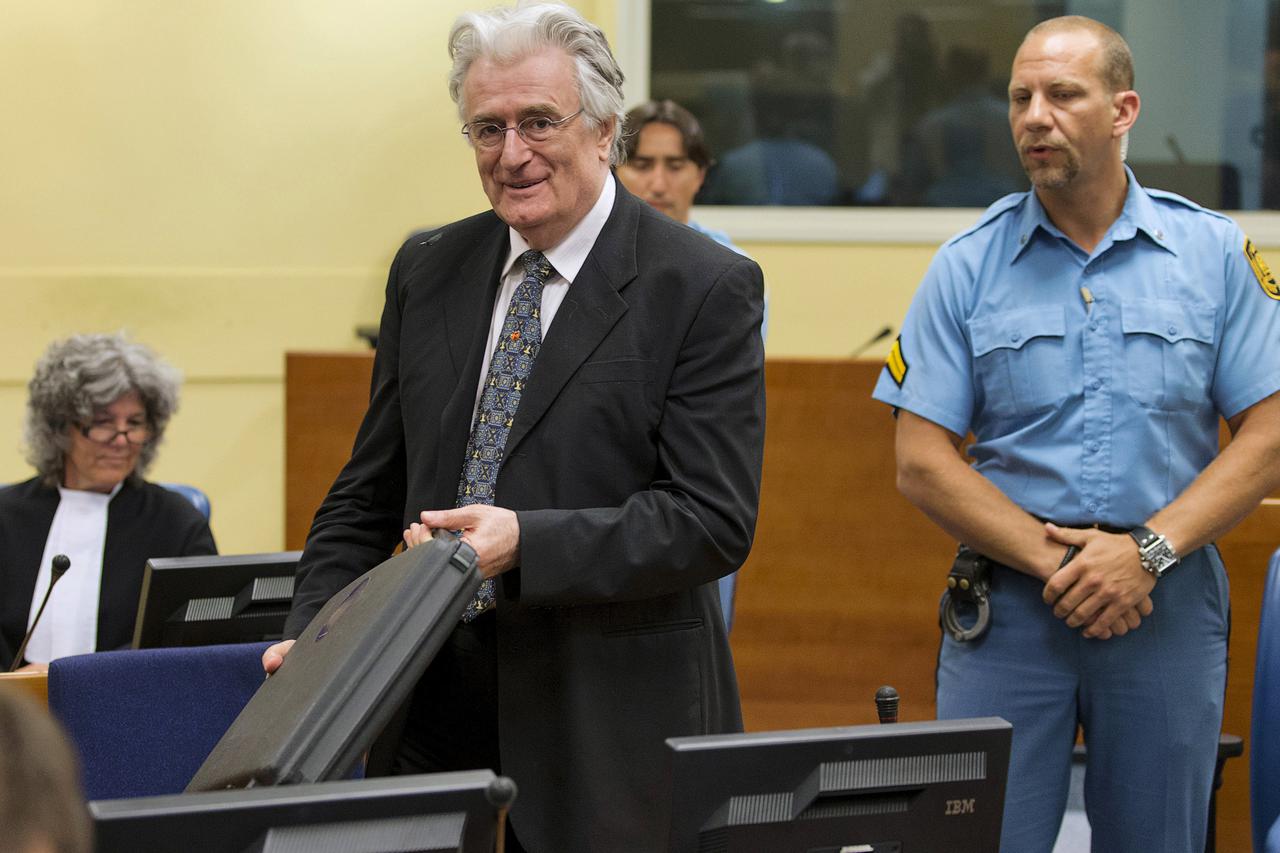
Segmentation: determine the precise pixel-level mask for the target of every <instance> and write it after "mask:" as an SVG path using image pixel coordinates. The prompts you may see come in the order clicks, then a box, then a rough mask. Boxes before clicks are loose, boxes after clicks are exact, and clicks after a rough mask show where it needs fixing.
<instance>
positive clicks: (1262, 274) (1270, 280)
mask: <svg viewBox="0 0 1280 853" xmlns="http://www.w3.org/2000/svg"><path fill="white" fill-rule="evenodd" d="M1244 256H1245V257H1246V258H1248V259H1249V267H1250V269H1252V270H1253V276H1254V278H1256V279H1257V280H1258V286H1259V287H1261V288H1262V292H1263V293H1265V294H1267V296H1269V297H1271V298H1272V299H1276V300H1280V284H1276V277H1275V276H1274V275H1272V274H1271V268H1270V267H1269V266H1267V262H1266V261H1264V260H1263V259H1262V253H1261V252H1259V251H1258V247H1257V246H1255V245H1253V241H1252V240H1250V239H1249V238H1248V237H1245V238H1244ZM898 384H899V385H901V384H902V383H901V382H899V383H898Z"/></svg>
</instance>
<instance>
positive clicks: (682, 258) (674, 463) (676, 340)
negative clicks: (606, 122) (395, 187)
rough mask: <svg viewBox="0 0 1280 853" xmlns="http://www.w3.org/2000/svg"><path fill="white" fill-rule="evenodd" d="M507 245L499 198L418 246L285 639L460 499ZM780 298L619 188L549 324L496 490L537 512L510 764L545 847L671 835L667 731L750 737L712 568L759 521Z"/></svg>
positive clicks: (525, 812) (508, 631) (514, 636)
mask: <svg viewBox="0 0 1280 853" xmlns="http://www.w3.org/2000/svg"><path fill="white" fill-rule="evenodd" d="M508 251H509V239H508V231H507V227H506V225H504V224H503V223H502V222H501V221H500V220H499V219H498V218H497V216H496V215H495V214H493V213H492V212H489V213H484V214H481V215H478V216H474V217H471V218H469V219H465V220H462V221H460V222H457V223H454V224H452V225H448V226H445V227H444V228H441V229H439V230H438V231H435V232H431V233H429V234H425V235H419V236H417V237H414V238H412V239H410V240H409V241H408V242H407V243H405V245H404V246H403V248H401V250H400V252H399V254H398V256H397V257H396V260H395V263H394V264H393V266H392V269H391V275H390V280H389V282H388V285H387V297H386V308H385V310H384V312H383V316H382V325H381V329H380V332H379V340H378V352H377V358H376V361H375V366H374V376H373V385H372V390H371V398H370V404H369V411H368V413H367V414H366V416H365V420H364V423H363V424H362V426H361V428H360V431H359V433H358V436H357V438H356V442H355V447H354V449H353V451H352V457H351V460H350V461H349V462H348V463H347V465H346V467H345V468H344V469H343V471H342V473H341V474H340V475H339V477H338V479H337V480H336V482H335V483H334V485H333V488H332V490H331V491H330V493H329V495H328V497H327V498H326V499H325V501H324V503H323V504H322V505H321V507H320V509H319V511H318V513H317V514H316V517H315V521H314V524H313V526H312V529H311V534H310V537H309V539H308V541H307V546H306V551H305V553H304V554H303V557H302V561H301V563H300V565H299V570H298V571H299V583H298V589H297V593H296V594H295V598H294V610H293V613H292V614H291V616H290V619H289V624H288V626H287V628H286V636H296V635H297V634H298V633H300V632H301V630H302V629H303V628H304V627H305V626H306V623H307V621H308V620H309V619H310V618H311V616H312V615H314V613H315V612H316V611H317V610H318V609H319V607H320V606H321V605H322V604H323V603H324V602H325V601H326V600H327V599H328V598H329V597H330V596H331V595H332V594H333V593H334V592H336V591H337V590H339V589H341V588H342V587H343V586H344V585H345V584H346V583H348V582H349V581H350V580H351V579H352V578H354V577H355V576H356V575H357V574H359V573H361V572H363V571H366V570H368V569H369V568H370V567H372V566H374V565H375V564H377V563H378V562H379V561H381V560H383V559H385V558H386V557H387V555H388V553H389V552H390V551H391V550H392V548H393V547H394V546H395V545H396V543H397V542H398V541H399V536H400V533H401V531H402V530H403V529H404V528H405V527H406V526H407V525H408V523H409V522H410V521H413V520H417V514H418V512H419V511H421V510H423V509H448V508H451V507H453V505H454V501H455V497H456V493H457V486H458V477H459V473H460V471H461V470H462V461H463V455H464V451H465V448H466V443H467V436H468V433H469V430H470V427H471V418H472V412H473V408H474V405H475V399H476V388H477V383H478V382H479V377H480V366H481V361H482V357H483V355H484V347H485V345H486V336H487V334H488V330H489V323H490V319H491V316H492V312H493V307H494V300H495V297H496V294H497V289H498V285H499V275H500V269H499V267H500V264H501V263H502V262H503V261H504V260H505V259H506V255H507V253H508ZM762 298H763V278H762V275H761V273H760V268H759V267H758V266H757V265H756V264H755V263H754V262H753V261H751V260H749V259H747V258H744V257H742V256H741V255H738V254H737V253H735V252H732V251H730V250H728V249H725V248H723V247H721V246H719V245H717V244H715V243H713V242H712V241H711V240H708V239H707V238H706V237H704V236H702V235H700V234H698V233H696V232H694V231H692V230H691V229H689V228H686V227H685V226H683V225H680V224H678V223H676V222H674V221H673V220H671V219H669V218H667V217H666V216H664V215H662V214H660V213H657V212H655V211H653V210H652V209H651V208H650V207H649V206H648V205H646V204H644V203H643V202H640V201H639V200H637V199H635V198H634V197H633V196H631V195H630V194H629V193H627V192H626V190H625V189H623V188H622V187H621V186H620V185H619V186H618V197H617V200H616V202H615V204H614V209H613V212H612V214H611V215H610V217H609V220H608V222H607V224H606V225H605V227H604V230H603V231H602V232H601V234H600V236H599V238H598V240H597V242H596V244H595V246H594V248H593V249H592V251H591V254H590V256H589V257H588V258H587V261H586V264H585V265H584V266H583V268H582V270H581V271H580V272H579V274H578V276H577V278H576V279H575V281H574V282H573V284H572V286H571V287H570V289H569V291H568V293H567V295H566V297H565V299H564V302H563V303H562V304H561V306H560V308H559V311H558V313H557V314H556V315H555V319H554V322H553V323H552V325H551V327H550V329H549V330H548V332H547V334H546V337H545V340H544V342H543V345H542V350H541V352H540V354H539V356H538V359H537V361H536V362H535V364H534V367H533V372H532V375H531V376H530V379H529V383H528V385H527V386H526V388H525V390H524V394H523V398H522V400H521V404H520V408H519V410H518V412H517V414H516V418H515V422H514V424H513V426H512V429H511V432H510V435H509V437H508V439H507V448H506V456H505V461H504V463H503V466H502V470H501V472H500V474H499V478H498V482H497V489H496V495H497V501H496V502H497V505H499V506H503V507H507V508H510V509H513V510H516V511H517V513H518V518H519V522H520V565H519V566H518V568H516V569H513V570H512V571H510V572H507V573H505V574H503V575H501V576H500V579H499V584H498V599H499V601H498V608H497V614H496V617H497V650H498V659H499V661H498V689H499V696H500V699H499V710H498V717H499V731H500V745H501V760H502V772H504V773H505V774H507V775H509V776H511V777H512V778H514V779H515V780H516V782H517V784H518V785H519V786H520V796H519V797H518V799H517V800H516V805H515V808H514V810H513V813H512V819H513V821H514V823H515V826H516V833H517V835H519V837H520V838H521V840H522V841H523V843H524V844H525V845H526V846H528V847H529V848H530V849H531V850H537V851H541V850H554V851H571V850H608V851H623V850H632V849H634V850H658V849H662V848H664V847H665V846H666V841H665V832H666V827H665V825H664V823H665V822H664V818H663V811H664V802H665V799H666V797H665V792H664V790H663V784H662V779H663V773H664V761H665V752H664V749H665V748H664V745H663V740H664V739H665V738H668V737H672V736H676V735H692V734H703V733H712V732H722V731H737V730H740V729H741V713H740V710H739V705H738V693H737V683H736V679H735V677H734V673H733V663H732V659H731V656H730V652H729V646H728V642H727V638H726V634H725V629H724V623H723V619H722V616H721V613H720V610H719V605H718V598H717V592H716V585H715V581H716V579H717V578H719V577H721V576H722V575H725V574H728V573H729V572H732V571H734V570H736V569H737V568H738V567H739V566H740V565H741V564H742V562H743V561H744V560H745V559H746V556H747V553H748V551H749V549H750V546H751V539H752V536H753V535H754V530H755V520H756V508H757V503H758V498H759V485H760V467H761V458H762V452H763V441H764V381H763V380H764V371H763V349H762V344H761V340H760V321H761V313H762Z"/></svg>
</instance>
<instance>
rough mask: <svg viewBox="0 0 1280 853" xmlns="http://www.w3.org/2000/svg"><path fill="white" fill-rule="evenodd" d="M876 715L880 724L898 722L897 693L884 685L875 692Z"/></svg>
mask: <svg viewBox="0 0 1280 853" xmlns="http://www.w3.org/2000/svg"><path fill="white" fill-rule="evenodd" d="M876 714H878V715H879V716H880V722H881V723H896V722H898V691H897V690H894V689H893V688H892V687H890V686H888V685H885V686H884V687H881V688H880V689H879V690H877V691H876Z"/></svg>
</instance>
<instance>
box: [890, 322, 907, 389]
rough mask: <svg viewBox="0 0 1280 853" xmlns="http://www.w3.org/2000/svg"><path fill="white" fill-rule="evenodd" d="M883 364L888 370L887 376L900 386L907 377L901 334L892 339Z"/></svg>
mask: <svg viewBox="0 0 1280 853" xmlns="http://www.w3.org/2000/svg"><path fill="white" fill-rule="evenodd" d="M884 366H885V368H886V369H887V370H888V371H889V376H890V377H892V378H893V381H894V382H896V383H897V384H898V387H899V388H901V387H902V383H903V380H905V379H906V378H907V370H908V369H909V366H908V365H907V360H906V359H905V358H903V357H902V335H898V337H896V338H895V339H894V341H893V347H892V348H891V349H890V350H889V357H888V358H886V359H885V360H884Z"/></svg>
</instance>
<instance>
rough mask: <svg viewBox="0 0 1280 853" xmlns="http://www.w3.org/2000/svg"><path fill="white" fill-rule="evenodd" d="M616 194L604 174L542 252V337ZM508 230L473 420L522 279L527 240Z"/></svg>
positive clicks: (609, 210)
mask: <svg viewBox="0 0 1280 853" xmlns="http://www.w3.org/2000/svg"><path fill="white" fill-rule="evenodd" d="M616 195H617V189H616V188H615V187H614V185H613V175H612V174H610V175H607V176H606V177H605V179H604V187H603V188H602V189H601V190H600V197H599V198H598V199H596V203H595V204H594V205H592V206H591V209H590V210H589V211H587V215H586V216H584V217H582V219H580V220H579V221H578V224H577V225H575V226H573V230H572V231H570V232H569V234H568V236H566V237H565V238H564V239H563V240H561V241H560V242H559V243H557V244H556V245H555V246H554V247H552V248H550V249H547V250H546V251H545V252H543V253H542V254H543V255H544V256H546V259H547V261H548V262H549V263H550V264H551V266H552V267H554V268H555V272H553V273H552V274H551V276H550V277H549V278H548V279H547V281H546V282H545V283H544V284H543V285H542V309H541V311H540V312H539V313H540V315H541V321H542V338H543V340H546V337H547V330H548V329H550V328H551V321H552V320H553V319H555V316H556V311H558V310H559V309H560V303H561V302H563V301H564V297H565V294H566V293H568V292H569V285H571V284H573V280H574V278H576V277H577V275H578V272H579V271H580V270H581V269H582V265H583V264H584V263H586V261H587V255H589V254H591V249H592V248H593V247H594V246H595V244H596V238H598V237H599V236H600V232H601V231H602V230H604V224H605V222H607V221H608V219H609V214H610V213H612V212H613V200H614V198H615V196H616ZM509 230H510V232H511V251H510V252H509V253H508V254H507V262H506V264H505V265H504V266H503V269H504V270H505V272H504V273H503V274H502V287H500V288H499V289H498V298H497V300H496V301H495V302H494V306H493V318H492V320H491V321H490V323H489V338H488V340H487V341H485V348H484V363H483V364H482V365H480V381H479V382H478V383H476V401H475V405H474V406H472V408H471V421H472V423H473V424H474V423H475V411H476V409H477V408H478V407H479V406H480V395H481V394H482V393H483V392H484V380H485V377H486V376H488V374H489V362H490V361H492V360H493V350H494V347H496V346H497V345H498V337H499V336H500V335H501V334H502V323H503V321H505V320H506V318H507V306H508V305H510V304H511V297H512V296H513V295H514V294H515V292H516V286H517V285H519V284H520V282H521V281H522V280H523V279H524V267H523V266H521V265H519V264H517V263H516V261H517V260H519V258H520V256H521V255H523V254H524V253H525V252H527V251H529V244H528V243H526V242H525V241H524V238H523V237H521V236H520V235H519V234H518V233H516V229H514V228H511V229H509Z"/></svg>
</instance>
